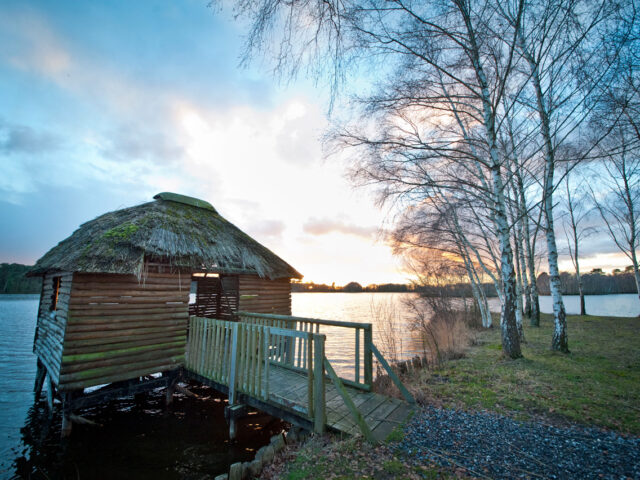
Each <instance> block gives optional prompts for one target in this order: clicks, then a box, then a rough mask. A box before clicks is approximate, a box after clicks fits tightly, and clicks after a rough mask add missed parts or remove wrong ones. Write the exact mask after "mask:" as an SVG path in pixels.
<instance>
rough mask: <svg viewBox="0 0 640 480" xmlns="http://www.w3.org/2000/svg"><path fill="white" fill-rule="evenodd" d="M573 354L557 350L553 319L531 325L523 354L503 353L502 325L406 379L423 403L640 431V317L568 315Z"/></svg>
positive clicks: (527, 330)
mask: <svg viewBox="0 0 640 480" xmlns="http://www.w3.org/2000/svg"><path fill="white" fill-rule="evenodd" d="M567 322H568V334H569V348H570V350H571V353H570V354H568V355H565V354H561V353H556V352H552V351H551V350H550V348H549V346H550V344H551V334H552V327H553V317H552V316H551V315H543V316H542V318H541V322H540V327H539V328H533V327H529V326H528V325H525V337H526V343H525V344H524V345H523V348H522V353H523V355H524V358H522V359H519V360H515V361H512V360H506V359H503V358H502V351H501V347H500V331H499V329H498V328H493V329H491V330H488V331H483V332H480V333H478V335H477V345H476V346H474V347H471V348H470V349H469V350H468V351H467V352H466V356H465V358H462V359H459V360H455V361H450V362H447V363H445V364H444V365H443V366H442V367H440V368H438V369H436V370H433V371H427V370H425V371H422V372H419V373H418V374H416V375H414V376H413V377H411V378H407V379H405V381H406V382H407V383H408V385H409V388H410V389H411V390H412V391H413V392H414V393H415V395H416V396H417V397H418V398H419V399H420V400H421V401H422V402H424V403H430V404H436V405H443V406H447V407H457V408H460V407H462V408H467V409H486V410H491V411H496V412H499V413H509V414H512V415H515V416H517V417H520V418H523V419H531V418H545V419H547V420H550V421H573V422H579V423H583V424H591V425H595V426H599V427H606V428H611V429H614V430H617V431H620V432H623V433H633V434H640V407H639V405H640V319H638V318H620V317H618V318H608V317H591V316H587V317H580V316H569V317H568V318H567Z"/></svg>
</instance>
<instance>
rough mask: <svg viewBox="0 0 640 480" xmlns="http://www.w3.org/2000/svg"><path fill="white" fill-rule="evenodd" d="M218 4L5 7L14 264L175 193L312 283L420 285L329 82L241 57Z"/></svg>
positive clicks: (8, 219)
mask: <svg viewBox="0 0 640 480" xmlns="http://www.w3.org/2000/svg"><path fill="white" fill-rule="evenodd" d="M207 4H208V1H207V0H201V1H195V0H192V1H182V2H166V1H136V2H131V1H126V2H125V1H109V2H62V1H60V2H50V1H42V2H38V1H31V2H24V1H11V0H3V1H2V2H1V3H0V225H1V226H2V228H1V231H0V262H18V263H25V264H33V263H34V262H35V261H36V260H37V259H38V258H40V257H41V256H42V255H43V254H44V253H46V251H47V250H49V249H50V248H51V247H53V246H54V245H56V244H57V243H58V242H59V241H61V240H63V239H64V238H66V237H67V236H69V235H70V234H71V233H72V232H73V231H74V230H75V229H76V228H77V227H78V226H79V225H80V224H82V223H83V222H85V221H88V220H91V219H93V218H95V217H96V216H98V215H100V214H102V213H105V212H108V211H112V210H115V209H118V208H122V207H126V206H131V205H136V204H139V203H143V202H146V201H150V200H151V199H152V197H153V195H155V194H156V193H158V192H162V191H172V192H177V193H182V194H185V195H190V196H194V197H198V198H202V199H204V200H207V201H209V202H210V203H211V204H213V205H214V207H215V208H216V209H217V210H218V212H220V214H221V215H223V216H224V217H225V218H227V219H228V220H229V221H231V222H232V223H234V224H235V225H237V226H238V227H239V228H241V229H242V230H244V231H245V232H247V233H248V234H249V235H251V236H253V237H254V238H256V239H257V240H258V241H260V242H261V243H263V244H264V245H265V246H267V247H268V248H270V249H271V250H273V251H274V252H275V253H277V254H278V255H279V256H281V257H282V258H283V259H285V260H286V261H287V262H289V263H290V264H291V265H293V266H294V267H295V268H296V269H297V270H298V271H300V272H301V273H302V274H303V275H304V276H305V277H304V280H305V281H314V282H320V283H333V282H335V283H336V284H337V285H343V284H345V283H347V282H349V281H357V282H360V283H361V284H363V285H367V284H370V283H385V282H402V283H404V282H406V281H407V280H408V278H409V275H408V273H407V272H405V271H403V269H402V261H401V259H399V258H395V257H394V256H393V255H392V253H391V249H390V247H389V246H388V245H387V244H386V243H385V241H384V235H383V234H382V233H381V232H382V226H383V225H384V224H385V222H387V221H388V220H389V213H388V212H386V211H384V210H381V209H380V208H377V207H376V206H375V202H374V196H373V193H372V192H371V191H367V190H365V189H362V188H354V187H353V186H352V184H351V183H350V181H349V180H348V178H347V176H346V173H345V172H346V165H345V162H344V161H343V160H341V159H340V158H339V157H338V158H331V159H325V158H324V156H323V152H322V147H321V141H320V137H321V135H322V133H323V131H324V130H325V128H326V126H327V116H326V113H327V105H328V100H329V97H328V93H327V91H326V90H325V89H323V88H321V87H317V86H314V84H313V83H312V82H311V81H308V80H305V79H299V80H296V81H291V82H288V83H283V82H281V81H278V79H277V78H275V77H274V76H273V75H272V74H271V72H270V68H269V66H268V65H265V64H264V63H261V62H256V63H254V64H252V65H250V66H249V67H240V66H239V59H240V54H241V52H242V41H243V35H244V34H245V33H246V29H245V28H244V27H245V26H244V25H242V24H240V23H238V22H236V21H234V20H233V18H232V17H231V15H230V14H229V12H225V11H215V10H213V9H211V8H208V7H207ZM583 251H584V253H585V258H584V259H583V260H582V262H583V269H584V270H589V269H591V268H596V267H603V268H605V269H608V270H610V269H611V268H624V266H626V265H627V264H628V263H629V262H628V261H627V260H626V259H624V258H622V256H621V255H620V254H619V253H616V251H615V249H614V248H613V246H612V245H611V242H610V241H607V239H606V238H605V237H603V236H596V237H594V238H592V239H591V240H590V241H589V242H588V243H587V244H586V247H583ZM561 267H562V269H564V270H570V269H571V264H570V262H569V261H568V259H567V258H563V259H561ZM543 269H544V268H543Z"/></svg>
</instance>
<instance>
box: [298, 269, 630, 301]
mask: <svg viewBox="0 0 640 480" xmlns="http://www.w3.org/2000/svg"><path fill="white" fill-rule="evenodd" d="M560 280H561V282H562V293H563V294H564V295H578V281H577V279H576V276H575V275H574V274H572V273H568V272H562V273H561V274H560ZM537 283H538V291H539V293H540V295H550V294H551V292H550V290H549V275H548V274H547V273H541V274H540V275H539V276H538V281H537ZM582 285H583V289H584V293H585V295H606V294H609V293H636V282H635V279H634V277H633V273H631V272H628V271H625V272H620V271H614V273H612V274H610V275H607V274H605V273H603V272H602V271H600V270H594V271H592V272H591V273H586V274H583V275H582ZM482 288H483V289H484V291H485V295H486V296H487V297H497V293H496V289H495V287H494V285H493V283H483V284H482ZM292 291H293V292H416V293H419V294H421V295H424V296H427V297H431V296H439V295H442V294H443V293H444V294H445V295H446V296H450V297H471V296H472V292H471V286H470V285H469V284H468V283H455V284H451V285H446V286H444V287H443V286H437V287H436V286H430V285H411V284H402V283H384V284H381V285H367V286H366V287H363V286H362V285H360V284H359V283H357V282H350V283H348V284H346V285H345V286H343V287H340V286H336V285H335V284H333V285H327V284H324V283H313V282H308V283H293V284H292Z"/></svg>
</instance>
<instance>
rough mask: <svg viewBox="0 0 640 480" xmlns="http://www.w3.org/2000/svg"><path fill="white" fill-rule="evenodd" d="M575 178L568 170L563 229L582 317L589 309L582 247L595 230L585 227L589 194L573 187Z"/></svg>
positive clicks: (566, 174)
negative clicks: (581, 263) (584, 287)
mask: <svg viewBox="0 0 640 480" xmlns="http://www.w3.org/2000/svg"><path fill="white" fill-rule="evenodd" d="M573 176H574V175H573V173H572V172H571V170H570V168H566V170H565V175H564V183H565V192H564V193H565V196H564V199H563V204H564V211H565V212H564V216H563V217H564V218H563V229H564V234H565V237H566V239H567V248H568V251H569V258H570V259H571V263H572V264H573V268H574V270H575V272H576V281H577V283H578V294H579V295H580V315H586V314H587V309H586V306H585V301H584V289H583V284H582V276H581V274H580V246H581V245H582V242H583V241H584V240H585V239H586V238H587V237H589V235H591V234H593V233H595V230H594V228H593V227H592V226H589V225H586V226H585V221H586V220H587V219H588V217H589V214H590V213H591V209H590V208H589V206H588V204H587V202H588V197H587V194H588V192H587V191H586V189H584V190H583V191H581V190H579V188H578V187H576V186H575V185H572V183H571V179H572V178H573Z"/></svg>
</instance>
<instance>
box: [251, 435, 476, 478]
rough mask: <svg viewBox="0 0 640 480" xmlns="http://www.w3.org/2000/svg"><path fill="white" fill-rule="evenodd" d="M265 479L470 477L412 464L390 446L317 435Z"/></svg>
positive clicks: (291, 451) (278, 460)
mask: <svg viewBox="0 0 640 480" xmlns="http://www.w3.org/2000/svg"><path fill="white" fill-rule="evenodd" d="M260 478H261V479H262V480H272V479H286V480H329V479H335V480H347V479H356V478H357V479H371V480H373V479H375V480H403V479H404V480H418V479H428V480H436V479H438V480H445V479H454V478H468V477H467V476H466V472H465V471H463V470H461V469H460V470H456V469H445V468H442V467H440V466H438V465H436V464H433V463H428V464H425V465H419V466H416V465H411V464H410V463H409V462H407V461H406V460H405V459H404V458H402V456H400V455H398V454H395V453H394V452H393V451H392V449H391V448H389V445H388V444H385V445H371V444H369V443H367V442H366V441H364V440H362V439H356V438H345V437H340V436H329V435H325V436H321V437H319V436H314V437H312V438H311V439H310V440H308V441H307V442H306V443H304V444H303V445H301V446H295V447H293V448H292V447H287V449H286V450H285V451H284V452H283V453H282V454H280V455H278V456H277V457H276V460H275V461H274V462H273V464H272V465H270V466H268V467H267V468H266V469H265V470H264V471H263V472H262V475H261V476H260Z"/></svg>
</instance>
